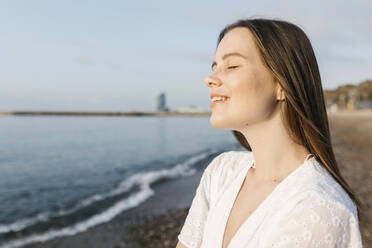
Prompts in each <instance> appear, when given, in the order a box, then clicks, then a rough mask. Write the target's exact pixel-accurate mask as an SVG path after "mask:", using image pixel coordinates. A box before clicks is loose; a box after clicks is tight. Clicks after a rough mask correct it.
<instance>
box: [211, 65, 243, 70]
mask: <svg viewBox="0 0 372 248" xmlns="http://www.w3.org/2000/svg"><path fill="white" fill-rule="evenodd" d="M238 67H239V66H238V65H235V66H229V67H227V69H235V68H238ZM212 71H214V68H213V69H212Z"/></svg>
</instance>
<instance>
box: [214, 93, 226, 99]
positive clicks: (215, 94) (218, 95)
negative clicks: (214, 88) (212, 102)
mask: <svg viewBox="0 0 372 248" xmlns="http://www.w3.org/2000/svg"><path fill="white" fill-rule="evenodd" d="M210 96H211V99H212V98H213V97H215V96H223V97H228V96H225V95H220V94H210Z"/></svg>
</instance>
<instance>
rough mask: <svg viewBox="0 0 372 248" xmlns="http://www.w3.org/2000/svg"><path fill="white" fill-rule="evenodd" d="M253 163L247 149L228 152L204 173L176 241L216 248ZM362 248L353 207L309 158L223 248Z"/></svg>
mask: <svg viewBox="0 0 372 248" xmlns="http://www.w3.org/2000/svg"><path fill="white" fill-rule="evenodd" d="M253 163H254V157H253V153H252V152H250V151H228V152H223V153H221V154H219V155H218V156H216V157H215V158H214V159H213V160H212V161H211V163H210V164H209V165H208V166H207V168H206V169H205V170H204V172H203V175H202V177H201V180H200V183H199V185H198V187H197V190H196V193H195V196H194V198H193V200H192V203H191V206H190V209H189V212H188V215H187V217H186V219H185V222H184V225H183V227H182V229H181V232H180V233H179V235H178V240H179V241H180V242H181V243H183V244H184V245H185V246H186V247H188V248H199V247H202V248H221V247H222V241H223V240H222V239H223V233H224V230H225V226H226V223H227V218H228V216H229V214H230V211H231V208H232V205H233V203H234V201H235V199H236V197H237V194H238V191H239V189H240V187H241V185H242V183H243V181H244V178H245V175H246V173H247V172H248V170H249V169H250V168H251V167H252V165H253ZM243 247H244V248H248V247H252V248H253V247H254V248H257V247H263V248H268V247H281V248H284V247H286V248H292V247H301V248H304V247H338V248H340V247H342V248H346V247H348V248H349V247H358V248H359V247H362V240H361V235H360V231H359V224H358V216H357V209H356V206H355V204H354V203H353V202H352V201H351V199H350V198H349V196H348V194H347V193H346V192H345V191H344V189H343V188H342V187H341V186H340V185H339V184H338V183H337V181H336V180H334V179H333V177H332V176H331V175H330V174H329V173H328V171H327V170H326V169H325V168H324V167H323V166H322V165H321V164H320V163H319V162H318V160H317V159H316V158H315V157H314V156H313V157H311V158H310V159H306V160H305V161H304V163H303V164H302V165H300V166H299V167H298V168H297V169H295V170H294V171H293V172H291V173H290V174H289V175H288V176H287V177H286V178H285V179H284V180H283V181H282V182H280V183H279V184H278V185H277V186H276V187H275V189H274V190H273V191H272V192H271V193H270V194H269V195H268V196H267V197H266V198H265V200H264V201H263V202H262V203H261V204H260V205H259V206H258V207H257V208H256V210H255V211H254V212H253V213H251V214H250V215H249V216H248V218H247V219H246V220H245V221H244V222H243V224H242V225H241V226H240V228H239V229H238V230H237V232H236V233H235V235H234V236H233V237H232V239H231V241H230V243H229V246H228V248H243Z"/></svg>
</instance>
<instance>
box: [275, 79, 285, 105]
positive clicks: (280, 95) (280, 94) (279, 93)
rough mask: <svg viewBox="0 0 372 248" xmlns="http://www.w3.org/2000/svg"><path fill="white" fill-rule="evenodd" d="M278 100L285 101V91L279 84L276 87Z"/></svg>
mask: <svg viewBox="0 0 372 248" xmlns="http://www.w3.org/2000/svg"><path fill="white" fill-rule="evenodd" d="M276 100H277V101H285V95H284V91H283V89H282V87H281V86H280V84H279V83H277V87H276Z"/></svg>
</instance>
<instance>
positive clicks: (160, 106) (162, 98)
mask: <svg viewBox="0 0 372 248" xmlns="http://www.w3.org/2000/svg"><path fill="white" fill-rule="evenodd" d="M156 111H169V108H168V107H167V106H166V95H165V92H162V93H160V94H159V95H158V96H157V97H156Z"/></svg>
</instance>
